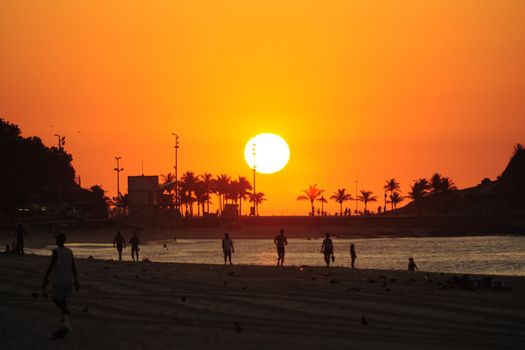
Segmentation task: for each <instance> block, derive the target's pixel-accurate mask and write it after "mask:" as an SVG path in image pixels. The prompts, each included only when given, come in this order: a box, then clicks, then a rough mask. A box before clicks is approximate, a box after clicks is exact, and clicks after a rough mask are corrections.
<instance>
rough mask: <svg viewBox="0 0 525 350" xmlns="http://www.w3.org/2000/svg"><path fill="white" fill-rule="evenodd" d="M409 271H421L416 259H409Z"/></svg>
mask: <svg viewBox="0 0 525 350" xmlns="http://www.w3.org/2000/svg"><path fill="white" fill-rule="evenodd" d="M408 271H419V269H418V267H417V265H416V263H415V261H414V258H408Z"/></svg>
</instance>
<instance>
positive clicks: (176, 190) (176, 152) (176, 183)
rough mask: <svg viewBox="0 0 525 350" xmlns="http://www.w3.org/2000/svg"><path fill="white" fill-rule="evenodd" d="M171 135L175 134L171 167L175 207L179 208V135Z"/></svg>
mask: <svg viewBox="0 0 525 350" xmlns="http://www.w3.org/2000/svg"><path fill="white" fill-rule="evenodd" d="M171 135H172V136H175V165H174V166H173V169H174V170H175V208H177V210H178V209H179V176H178V153H179V152H178V151H179V135H177V134H175V133H171Z"/></svg>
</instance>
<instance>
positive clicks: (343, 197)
mask: <svg viewBox="0 0 525 350" xmlns="http://www.w3.org/2000/svg"><path fill="white" fill-rule="evenodd" d="M330 199H333V200H334V201H336V202H337V203H339V215H343V203H344V202H345V201H350V200H352V199H353V198H352V195H351V194H349V193H346V188H340V189H338V190H337V192H334V194H333V195H331V196H330Z"/></svg>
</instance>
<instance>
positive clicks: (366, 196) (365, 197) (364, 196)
mask: <svg viewBox="0 0 525 350" xmlns="http://www.w3.org/2000/svg"><path fill="white" fill-rule="evenodd" d="M360 192H361V195H360V196H357V199H358V200H360V201H361V202H363V204H364V205H365V214H366V213H367V212H368V209H367V204H368V202H376V201H377V197H376V196H373V195H372V193H373V192H372V191H367V190H361V191H360Z"/></svg>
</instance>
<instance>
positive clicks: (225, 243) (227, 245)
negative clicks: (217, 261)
mask: <svg viewBox="0 0 525 350" xmlns="http://www.w3.org/2000/svg"><path fill="white" fill-rule="evenodd" d="M222 252H223V253H224V265H226V261H227V260H229V261H230V265H232V253H234V252H235V249H234V248H233V241H232V239H231V238H230V235H229V234H228V233H225V234H224V238H223V239H222Z"/></svg>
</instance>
